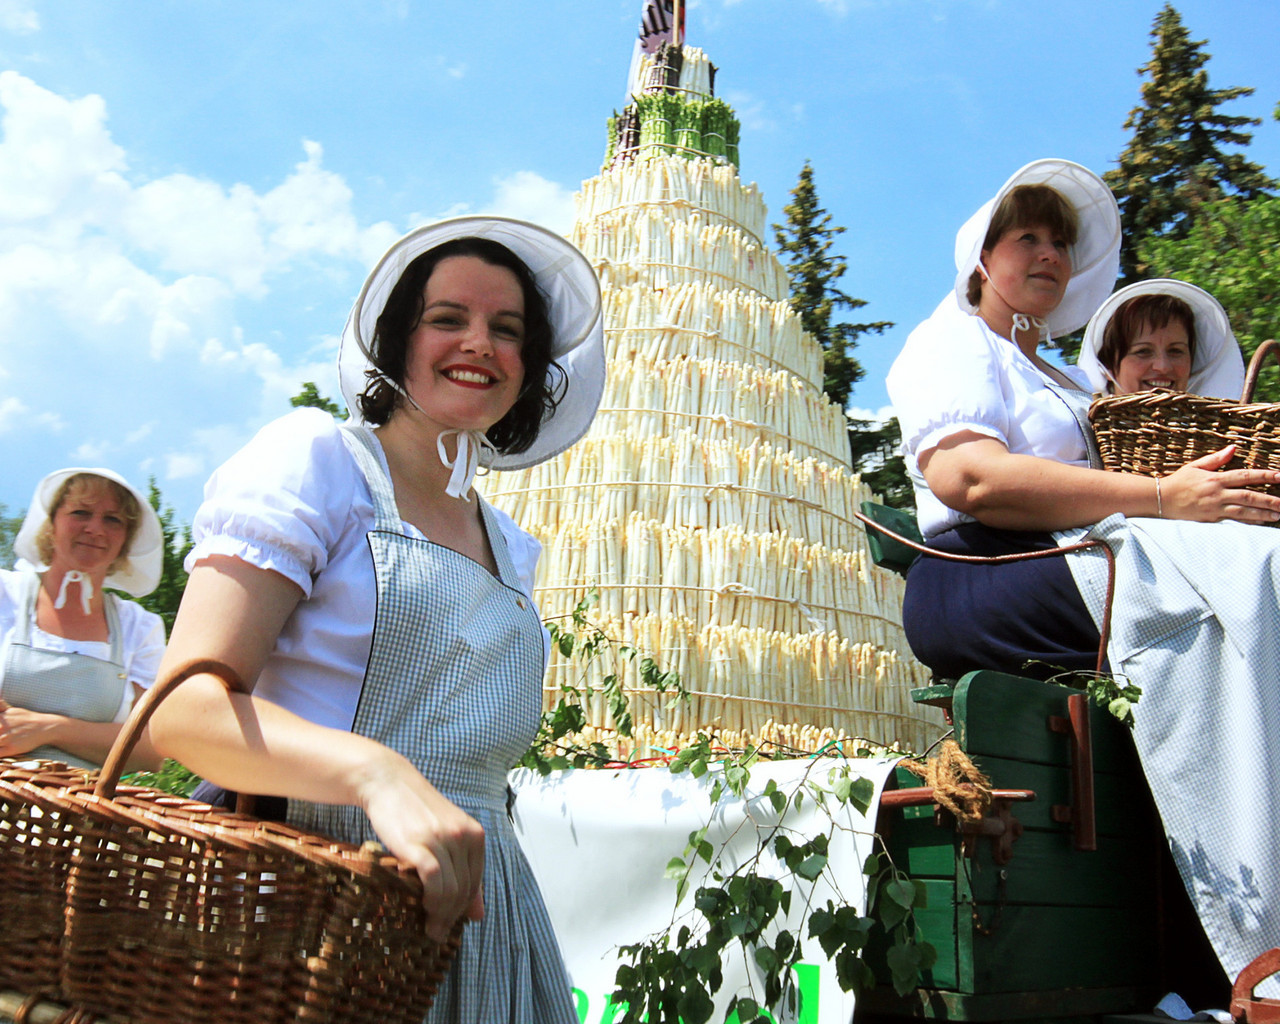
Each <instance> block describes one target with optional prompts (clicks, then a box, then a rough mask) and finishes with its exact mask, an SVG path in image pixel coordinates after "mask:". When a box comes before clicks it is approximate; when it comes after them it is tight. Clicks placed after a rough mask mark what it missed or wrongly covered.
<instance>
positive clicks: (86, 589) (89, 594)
mask: <svg viewBox="0 0 1280 1024" xmlns="http://www.w3.org/2000/svg"><path fill="white" fill-rule="evenodd" d="M68 583H79V584H80V608H81V609H82V610H83V611H84V613H85V614H86V615H88V614H89V610H90V602H91V601H92V600H93V580H91V579H90V578H89V577H88V575H87V574H86V573H83V572H81V571H80V570H79V569H68V570H67V572H66V573H64V574H63V577H62V585H61V586H59V587H58V596H57V597H56V598H54V601H53V606H54V607H55V608H63V607H65V606H66V603H67V584H68Z"/></svg>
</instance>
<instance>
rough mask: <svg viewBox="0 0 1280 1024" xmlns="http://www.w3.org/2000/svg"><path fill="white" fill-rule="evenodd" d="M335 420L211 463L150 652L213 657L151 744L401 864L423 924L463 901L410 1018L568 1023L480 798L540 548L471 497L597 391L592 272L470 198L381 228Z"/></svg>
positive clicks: (495, 776) (577, 425) (562, 430)
mask: <svg viewBox="0 0 1280 1024" xmlns="http://www.w3.org/2000/svg"><path fill="white" fill-rule="evenodd" d="M339 372H340V377H341V382H342V390H343V395H344V397H345V398H346V401H347V405H348V408H349V409H350V410H351V412H352V414H353V420H352V422H351V423H349V424H346V425H342V426H339V425H338V424H336V423H335V422H334V421H333V419H332V417H330V416H328V415H327V414H325V413H322V412H319V411H318V410H314V409H303V410H298V411H297V412H294V413H292V414H291V415H289V416H286V417H284V418H283V419H281V420H278V421H276V422H275V423H272V424H270V425H268V426H267V427H266V428H264V429H263V431H262V432H261V433H260V434H259V435H258V436H257V437H256V438H255V439H254V440H252V441H251V442H250V443H249V444H248V445H247V446H246V447H245V448H244V449H243V450H241V451H240V452H239V453H237V454H236V455H235V456H233V457H232V458H231V459H230V460H229V461H228V462H227V463H226V464H225V465H224V466H223V467H222V468H220V469H219V470H218V471H217V472H216V473H215V474H214V475H213V477H212V479H211V480H210V482H209V484H208V486H207V488H206V495H205V502H204V504H203V505H202V506H201V508H200V510H199V512H198V513H197V516H196V520H195V523H194V525H193V533H194V540H195V548H194V550H193V551H192V553H191V556H190V560H189V566H190V570H191V580H190V583H189V584H188V587H187V591H186V594H185V596H184V598H183V603H182V607H181V610H180V611H179V614H178V618H177V622H176V624H175V626H174V631H173V637H172V640H171V645H170V654H169V658H168V660H167V661H166V668H167V667H168V666H178V665H182V664H186V663H188V662H189V661H190V660H192V659H197V658H211V659H214V660H216V661H218V662H222V663H224V664H225V666H227V668H228V669H229V670H230V671H231V672H233V673H234V674H235V675H236V676H238V677H239V678H240V679H242V680H244V681H245V682H246V683H247V684H248V685H249V686H250V687H251V688H252V691H253V692H252V695H251V696H250V695H246V694H242V693H237V692H233V691H232V690H230V689H229V688H228V685H227V683H226V682H225V681H224V680H223V679H222V678H220V677H219V676H218V675H213V674H199V675H195V676H193V677H191V678H190V679H188V680H187V681H186V682H184V683H182V684H181V685H180V686H179V687H178V688H177V690H175V692H174V694H173V696H172V698H171V699H170V700H168V701H166V702H165V703H164V704H162V705H161V707H160V709H159V710H158V711H157V713H156V716H155V718H154V720H153V722H152V726H151V729H152V734H153V736H154V738H155V742H156V745H157V747H158V748H159V749H161V750H162V751H164V752H165V753H167V754H170V755H172V756H174V757H177V758H179V759H180V760H182V761H183V762H184V763H185V764H188V765H190V766H191V767H192V768H193V769H194V770H196V771H197V772H199V773H200V774H202V775H204V776H205V778H206V779H207V780H210V781H211V782H212V783H214V784H216V785H217V786H218V787H221V788H222V789H225V790H229V791H237V790H247V791H251V792H254V793H257V794H266V795H268V796H272V797H278V798H284V799H283V800H278V801H275V805H276V807H277V809H278V810H279V811H280V812H281V813H282V814H283V816H285V817H286V818H287V819H288V820H289V821H290V822H292V823H294V824H297V825H300V826H302V827H305V828H309V829H313V830H316V831H319V832H322V833H326V834H330V835H333V836H335V837H337V838H340V839H343V840H346V841H350V842H363V841H366V840H370V839H375V838H376V839H379V840H380V841H381V842H382V843H383V844H385V845H386V846H387V847H388V848H389V849H390V850H391V851H392V852H393V853H395V854H397V855H398V856H400V857H401V858H402V859H404V860H406V861H408V862H410V863H411V864H413V865H414V866H415V867H416V868H417V870H418V873H419V875H420V876H421V878H422V880H423V883H424V887H425V903H426V907H427V911H428V921H429V929H430V930H431V933H432V935H433V936H434V937H436V938H438V939H443V938H445V937H446V936H447V935H448V933H449V931H450V930H451V927H452V925H453V923H454V921H455V920H457V919H458V918H459V917H461V916H464V915H465V916H467V917H469V918H470V919H471V920H472V922H473V924H472V925H470V926H469V927H467V928H465V929H464V930H463V938H462V948H461V950H460V951H459V954H458V958H457V961H456V962H455V966H454V969H453V970H452V971H451V973H450V974H449V976H448V978H447V979H446V982H445V984H444V986H443V987H442V989H441V991H440V993H439V995H438V996H437V998H436V1001H435V1003H434V1005H433V1007H432V1010H431V1015H430V1017H429V1019H430V1020H433V1021H436V1020H438V1021H476V1022H480V1021H484V1022H486V1024H489V1022H497V1024H500V1022H502V1021H510V1022H512V1024H517V1022H519V1024H524V1022H534V1024H571V1022H574V1021H576V1019H577V1017H576V1014H575V1013H574V1010H573V1004H572V1000H571V998H570V990H569V985H568V980H567V978H566V975H565V971H564V967H563V963H562V961H561V958H560V953H559V948H558V945H557V942H556V939H555V936H554V934H553V932H552V930H551V926H550V923H549V921H548V919H547V915H546V911H545V909H544V907H543V904H542V900H541V896H540V895H539V893H538V890H537V885H536V883H535V882H534V880H533V876H532V874H531V872H530V870H529V867H528V864H527V862H526V861H525V859H524V855H523V853H522V852H521V850H520V848H519V845H518V843H517V840H516V837H515V834H514V831H513V829H512V826H511V823H510V820H509V819H508V816H507V814H506V797H507V788H506V773H507V771H508V769H509V768H510V767H511V766H512V764H513V763H514V762H515V761H516V760H517V759H518V758H519V757H520V755H521V754H522V753H523V752H524V750H525V749H526V747H527V746H528V744H529V742H530V741H531V740H532V738H533V735H534V733H535V731H536V728H537V724H538V720H539V716H540V713H541V707H542V703H541V702H542V676H543V671H544V668H545V658H546V646H545V644H546V640H545V633H544V631H543V629H542V625H541V622H540V620H539V617H538V614H537V611H536V609H535V608H534V605H533V601H532V597H531V594H532V588H533V573H534V568H535V566H536V562H537V558H538V554H539V550H540V548H539V545H538V543H537V542H536V541H535V540H534V539H533V538H532V537H531V536H529V535H528V534H526V533H525V532H524V531H523V530H521V529H519V527H517V526H516V525H515V524H514V523H513V522H512V521H511V520H510V519H509V518H508V517H507V516H505V515H504V514H503V513H501V512H499V511H498V510H496V509H494V508H492V507H491V506H489V505H488V504H487V503H486V502H485V501H484V500H483V499H482V498H480V497H479V496H478V495H477V494H476V493H475V492H474V491H473V489H472V480H473V478H474V476H475V474H476V473H477V472H479V471H480V470H482V469H483V468H484V467H486V466H490V467H497V468H519V467H522V466H530V465H534V464H536V463H538V462H541V461H543V460H545V459H548V458H551V457H552V456H554V455H556V454H557V453H559V452H560V451H562V450H564V449H565V448H566V447H568V446H569V445H570V444H572V443H573V442H574V441H576V440H577V439H578V438H579V437H581V436H582V434H583V433H584V432H585V431H586V429H587V427H588V426H589V425H590V423H591V419H592V417H593V416H594V414H595V410H596V407H597V406H598V404H599V401H600V395H601V393H602V391H603V387H604V351H603V321H602V316H601V308H600V290H599V284H598V282H597V279H596V276H595V273H594V271H593V270H592V269H591V267H590V265H589V264H588V263H587V261H586V260H585V258H584V257H583V256H582V255H581V253H579V252H578V251H577V250H576V249H575V248H574V247H573V246H572V245H570V244H569V243H568V242H567V241H565V240H564V239H563V238H561V237H560V236H558V235H554V234H552V233H550V232H548V231H546V230H544V229H542V228H538V227H536V226H534V225H531V224H525V223H522V222H519V221H511V220H505V219H502V218H493V217H470V218H460V219H457V220H452V221H444V222H442V223H439V224H435V225H430V226H428V227H425V228H421V229H419V230H417V231H415V232H412V233H411V234H409V235H407V236H406V237H405V238H403V239H401V240H400V241H399V242H398V243H397V244H396V245H395V246H393V247H392V249H391V250H390V251H389V252H388V253H387V255H386V256H384V257H383V259H382V260H381V261H380V262H379V263H378V264H377V266H376V267H375V268H374V269H373V271H372V273H371V274H370V275H369V278H368V280H367V281H366V282H365V285H364V288H363V289H362V290H361V292H360V295H359V297H358V298H357V300H356V303H355V307H354V309H353V310H352V313H351V316H350V318H349V320H348V322H347V327H346V330H345V331H344V334H343V339H342V346H341V351H340V355H339Z"/></svg>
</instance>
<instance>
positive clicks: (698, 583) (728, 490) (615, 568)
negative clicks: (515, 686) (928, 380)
mask: <svg viewBox="0 0 1280 1024" xmlns="http://www.w3.org/2000/svg"><path fill="white" fill-rule="evenodd" d="M655 109H656V107H655ZM671 110H672V112H678V111H681V110H683V108H682V107H679V106H678V105H673V106H672V107H671ZM677 120H678V118H677ZM664 130H665V129H664ZM674 130H675V131H676V132H679V131H680V130H691V128H688V127H686V128H685V129H681V126H680V124H679V123H677V124H676V125H675V129H674ZM651 131H652V129H651ZM731 141H732V140H730V139H729V138H728V137H727V136H726V138H725V140H724V142H725V146H726V151H727V148H728V146H729V145H730V144H731ZM578 204H579V220H578V224H577V226H576V227H575V229H574V234H573V235H572V237H573V239H574V241H576V242H577V243H578V244H579V245H580V246H582V247H583V249H584V251H586V252H587V253H588V256H589V257H591V258H592V259H593V260H594V261H595V263H596V265H597V266H598V267H599V268H600V270H601V276H602V280H603V284H604V289H603V292H604V301H605V309H606V329H607V333H606V339H607V344H608V347H609V369H608V385H607V389H606V393H605V396H604V399H603V402H602V405H601V411H600V413H599V415H598V416H597V418H596V422H595V424H594V426H593V428H592V430H591V432H590V434H589V435H588V437H587V438H585V439H584V440H583V441H581V442H579V443H578V444H577V445H575V446H574V447H573V448H571V449H570V450H568V451H567V452H565V453H562V454H561V455H560V456H558V457H557V458H555V459H552V460H549V461H548V462H546V463H543V464H541V465H539V466H537V467H534V468H533V469H530V470H525V471H521V472H519V473H510V474H508V473H501V474H494V475H493V476H490V477H488V478H486V479H485V480H484V482H483V485H482V486H483V489H484V490H485V492H486V494H488V495H489V496H490V497H491V498H492V499H493V500H494V501H495V503H497V504H499V505H500V506H501V507H503V508H504V509H505V510H506V511H508V512H510V513H511V514H512V515H513V516H514V517H515V518H516V520H517V521H518V522H520V523H521V524H522V525H524V526H525V527H526V529H529V530H530V531H531V532H532V533H533V534H534V535H535V536H537V537H538V538H539V539H540V540H541V541H542V543H543V546H544V553H543V558H542V561H541V563H540V567H539V580H538V588H537V590H536V595H535V596H536V597H537V600H538V603H539V607H540V610H541V611H542V613H543V615H544V616H545V617H548V618H556V619H560V620H567V618H568V617H569V615H570V614H571V613H572V611H573V609H574V608H575V606H576V605H577V604H578V602H580V601H581V600H582V599H583V598H584V597H585V596H586V595H587V594H588V593H589V592H592V591H594V592H595V593H596V594H597V595H598V602H597V603H596V604H595V605H594V607H593V609H592V613H591V614H592V618H593V621H594V622H595V623H596V624H597V625H598V626H599V627H600V628H602V629H604V630H605V632H606V633H607V634H608V635H609V636H612V637H613V638H615V639H617V640H619V641H623V642H626V643H629V644H631V645H633V646H634V647H635V648H636V649H638V650H640V651H642V652H644V653H645V654H647V655H649V656H651V657H653V658H654V659H655V660H656V661H657V663H658V664H659V666H660V667H661V668H662V669H663V670H664V671H665V670H672V671H675V672H677V673H679V674H680V676H681V678H682V681H683V683H684V685H685V686H686V687H687V688H688V689H689V690H690V691H691V693H692V696H691V699H690V701H689V702H688V703H686V704H682V705H678V706H675V707H667V706H665V703H664V699H663V698H659V697H655V696H654V695H653V694H652V693H648V692H644V693H641V692H637V693H636V694H635V697H634V699H635V702H636V707H635V709H634V710H635V714H636V720H637V722H638V723H641V729H642V731H643V730H644V729H648V730H650V731H659V732H660V731H662V730H670V731H671V732H672V733H673V734H675V736H676V737H677V738H678V736H680V735H685V736H688V735H690V734H692V733H694V732H695V731H696V730H697V729H699V728H707V727H714V728H716V729H717V730H720V731H721V734H722V735H728V734H730V733H731V734H734V735H737V736H739V737H747V736H753V737H762V736H764V735H765V732H764V730H766V729H767V728H770V727H771V726H770V723H771V722H773V723H776V722H786V723H789V724H790V726H794V728H796V729H801V728H807V729H809V730H811V731H812V732H811V733H806V734H805V735H806V736H810V735H816V731H818V730H823V729H826V730H835V731H840V730H843V732H844V734H845V735H849V736H853V735H858V736H867V737H870V738H872V739H875V740H878V741H880V742H884V743H890V742H893V741H895V740H897V741H899V742H901V743H902V744H903V745H905V746H907V747H910V748H913V749H922V748H924V747H925V746H927V745H928V744H929V743H930V742H932V741H933V740H934V739H935V738H936V736H937V733H938V730H939V728H940V715H938V714H937V713H936V712H934V711H933V710H932V709H924V708H919V707H916V706H915V705H914V704H913V703H912V702H911V700H910V697H909V691H910V689H911V688H912V687H915V686H922V685H925V684H926V683H927V681H928V676H927V673H926V672H925V671H924V669H923V668H922V667H921V666H920V665H919V664H917V663H916V662H915V661H914V660H913V659H912V658H911V657H910V654H909V651H908V648H907V646H906V644H905V640H904V638H903V634H902V630H901V626H900V612H899V609H900V605H901V596H902V584H901V581H900V580H898V578H897V577H895V576H893V575H892V574H889V573H887V572H885V571H883V570H880V569H877V568H875V567H874V566H872V565H871V564H870V562H869V559H868V556H867V554H866V543H865V537H864V533H863V530H862V528H861V525H860V524H858V523H857V522H856V521H855V518H854V513H855V511H856V510H857V507H858V503H859V502H860V501H861V500H865V499H866V497H868V492H867V490H866V488H865V487H863V486H862V484H861V483H860V482H859V481H858V479H857V478H856V477H855V476H854V475H853V474H852V473H851V471H850V469H849V463H848V442H847V436H846V427H845V418H844V416H843V414H842V412H841V411H840V410H839V409H837V408H836V407H835V406H834V405H833V404H832V403H830V402H829V401H828V400H827V399H826V398H825V397H824V396H823V395H822V393H821V384H822V353H821V350H820V348H819V347H818V345H817V343H816V342H815V341H814V340H813V339H812V338H811V337H809V336H807V335H805V334H804V333H803V331H802V330H801V327H800V323H799V318H798V317H797V316H796V314H795V313H794V312H793V311H792V310H791V308H790V306H789V304H788V303H787V302H786V301H785V295H786V292H787V290H788V289H787V287H786V280H785V274H784V273H783V272H782V270H781V266H780V264H779V263H778V261H777V260H776V259H775V258H774V257H773V256H772V255H771V254H769V253H768V251H767V250H766V249H765V247H764V246H763V244H762V239H763V238H764V236H765V223H766V217H765V210H764V205H763V202H762V201H761V199H760V196H759V193H758V191H757V190H756V189H755V186H750V187H743V185H742V184H741V182H740V180H739V179H738V177H737V175H736V174H735V173H733V171H732V169H731V168H728V167H725V166H717V165H716V164H715V163H714V162H713V161H708V160H694V161H688V160H684V159H680V158H671V157H666V156H658V157H655V158H653V159H650V160H643V159H642V160H635V161H628V162H619V164H618V165H617V166H615V167H613V168H611V169H610V170H608V171H606V172H605V173H603V174H601V175H600V176H599V177H598V178H596V179H594V180H593V181H590V182H587V183H585V184H584V186H583V191H582V193H581V194H580V196H579V198H578ZM751 289H756V290H755V291H752V290H751ZM768 289H773V290H774V291H773V293H772V298H769V297H767V294H762V293H768ZM611 672H616V673H617V674H618V676H619V678H620V680H621V681H622V683H623V685H624V686H625V687H627V688H629V689H637V690H638V687H639V684H640V679H639V673H638V670H637V669H636V666H635V665H634V663H631V662H627V661H625V660H623V661H614V662H610V663H606V661H605V659H601V660H600V661H596V662H592V663H590V664H585V663H583V662H582V661H581V660H579V659H565V658H563V657H561V656H560V655H559V654H558V653H555V654H553V658H552V663H551V667H550V669H549V672H548V676H547V684H546V685H547V696H548V700H549V701H554V699H555V695H556V694H557V693H558V692H559V689H560V687H561V685H562V684H566V683H573V684H581V683H582V682H584V681H590V682H594V683H595V684H596V688H597V691H598V684H599V682H600V681H601V680H602V678H603V676H604V675H605V674H606V673H611ZM584 674H585V675H584ZM588 703H589V707H588V708H587V714H588V719H589V721H590V722H591V725H592V727H594V728H603V727H604V725H605V723H607V722H608V716H607V713H606V708H605V706H604V703H605V701H604V697H603V695H601V694H599V693H598V692H597V693H596V694H595V696H594V697H592V698H591V699H590V700H589V702H588ZM779 735H781V734H779ZM797 735H798V734H797ZM789 745H791V746H796V745H800V746H803V744H795V743H790V744H789Z"/></svg>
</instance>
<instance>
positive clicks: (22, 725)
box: [0, 684, 163, 771]
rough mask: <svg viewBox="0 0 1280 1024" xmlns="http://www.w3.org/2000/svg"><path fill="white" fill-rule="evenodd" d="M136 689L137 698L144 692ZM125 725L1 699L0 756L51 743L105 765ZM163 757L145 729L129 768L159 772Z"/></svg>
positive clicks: (24, 752)
mask: <svg viewBox="0 0 1280 1024" xmlns="http://www.w3.org/2000/svg"><path fill="white" fill-rule="evenodd" d="M133 688H134V691H135V700H136V699H137V698H138V697H140V696H141V694H142V692H143V691H142V688H141V687H140V686H137V685H136V684H134V687H133ZM121 728H122V723H120V722H86V721H84V720H83V719H79V718H68V717H67V716H66V715H52V714H45V713H43V712H40V711H31V710H29V709H28V708H19V707H14V706H13V705H12V704H9V703H8V702H6V701H3V700H0V757H18V756H19V755H21V754H26V753H29V752H30V751H32V750H35V749H36V747H43V746H50V747H57V748H58V749H59V750H65V751H67V752H68V753H70V754H75V755H76V756H77V757H82V758H84V759H85V760H86V761H92V762H94V763H95V764H102V763H103V762H104V761H105V760H106V759H107V754H108V753H110V752H111V745H112V744H113V743H114V742H115V739H116V737H117V736H118V735H119V734H120V729H121ZM162 760H163V758H161V757H160V755H159V754H157V753H156V752H155V749H154V748H153V747H152V746H151V739H150V737H149V736H148V735H147V732H146V730H143V733H142V735H141V736H140V737H139V738H138V742H137V744H135V746H134V748H133V752H132V753H131V754H130V755H129V760H128V761H127V762H126V764H125V768H126V769H128V770H129V771H138V770H145V771H156V770H158V769H159V767H160V763H161V761H162Z"/></svg>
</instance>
